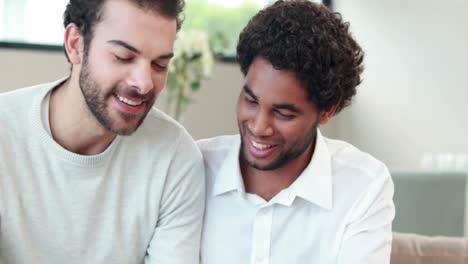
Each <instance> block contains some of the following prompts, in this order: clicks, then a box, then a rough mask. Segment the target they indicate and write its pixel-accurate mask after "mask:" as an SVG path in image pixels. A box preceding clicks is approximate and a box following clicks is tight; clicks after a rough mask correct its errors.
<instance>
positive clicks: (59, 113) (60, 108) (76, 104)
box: [49, 75, 116, 155]
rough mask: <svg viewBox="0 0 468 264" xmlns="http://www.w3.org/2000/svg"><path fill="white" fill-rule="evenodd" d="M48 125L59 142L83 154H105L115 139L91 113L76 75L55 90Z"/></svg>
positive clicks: (51, 100)
mask: <svg viewBox="0 0 468 264" xmlns="http://www.w3.org/2000/svg"><path fill="white" fill-rule="evenodd" d="M49 124H50V130H51V133H52V137H53V138H54V140H55V141H56V142H57V143H59V144H60V145H61V146H62V147H64V148H65V149H67V150H69V151H71V152H74V153H77V154H81V155H96V154H99V153H101V152H103V151H104V150H105V149H106V148H107V147H108V146H109V145H110V143H111V142H112V141H113V140H114V138H115V136H116V135H115V134H113V133H111V132H110V131H108V130H107V129H105V128H104V127H103V126H102V125H101V124H100V123H99V122H98V121H97V120H96V118H95V117H94V115H93V114H92V113H91V112H90V111H89V109H88V106H87V105H86V102H85V100H84V98H83V95H82V93H81V91H80V88H79V84H78V80H77V78H73V75H72V77H70V79H69V80H67V81H66V82H64V83H63V84H61V85H60V86H59V87H57V88H55V89H54V90H52V93H51V96H50V105H49Z"/></svg>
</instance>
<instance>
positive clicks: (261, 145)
mask: <svg viewBox="0 0 468 264" xmlns="http://www.w3.org/2000/svg"><path fill="white" fill-rule="evenodd" d="M251 142H252V145H253V146H254V147H256V148H258V149H267V148H271V147H272V146H273V145H264V144H260V143H257V142H255V141H253V140H251Z"/></svg>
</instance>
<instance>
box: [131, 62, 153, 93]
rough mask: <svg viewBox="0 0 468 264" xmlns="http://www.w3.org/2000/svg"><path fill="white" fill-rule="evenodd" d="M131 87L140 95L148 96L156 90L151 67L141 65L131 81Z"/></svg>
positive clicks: (132, 75) (133, 72) (134, 70)
mask: <svg viewBox="0 0 468 264" xmlns="http://www.w3.org/2000/svg"><path fill="white" fill-rule="evenodd" d="M129 85H130V86H132V87H135V88H136V89H137V90H138V92H139V93H140V94H147V93H149V92H150V91H151V90H153V89H154V82H153V76H152V69H151V65H146V64H143V63H141V64H140V65H138V66H136V67H135V68H134V69H133V71H132V73H131V78H130V81H129Z"/></svg>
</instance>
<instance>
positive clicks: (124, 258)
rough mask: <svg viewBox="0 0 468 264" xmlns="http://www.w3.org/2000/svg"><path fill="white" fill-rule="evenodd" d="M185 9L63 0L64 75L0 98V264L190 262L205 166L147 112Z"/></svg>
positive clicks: (141, 2) (174, 127)
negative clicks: (66, 67) (66, 64)
mask: <svg viewBox="0 0 468 264" xmlns="http://www.w3.org/2000/svg"><path fill="white" fill-rule="evenodd" d="M183 5H184V2H183V0H70V2H69V3H68V5H67V8H66V11H65V14H64V26H65V34H64V48H65V53H66V56H67V58H68V60H69V62H70V63H71V65H72V66H71V74H70V76H68V77H66V78H64V79H62V80H58V81H55V82H51V83H47V84H41V85H37V86H33V87H29V88H25V89H18V90H15V91H13V92H8V93H4V94H1V95H0V105H1V108H0V123H1V124H2V128H1V137H0V157H1V158H0V263H47V264H49V263H50V264H53V263H67V264H70V263H72V264H73V263H76V264H83V263H109V264H110V263H112V264H116V263H122V264H130V263H135V264H136V263H157V264H169V263H171V264H190V263H193V264H196V263H199V251H200V236H201V227H202V220H203V211H204V195H205V189H204V179H205V175H204V169H203V158H202V156H201V153H200V151H199V150H198V148H197V146H196V144H195V142H194V141H193V139H192V138H191V137H190V136H189V135H188V133H187V131H186V130H185V129H184V128H183V127H182V126H180V125H179V124H178V123H176V122H175V121H174V120H173V119H171V118H170V117H168V116H167V115H165V114H163V113H162V112H160V111H158V110H157V109H154V108H152V106H153V103H154V102H155V100H156V98H157V96H158V94H159V93H160V92H161V90H162V89H163V87H164V85H165V82H166V78H167V74H168V71H167V67H168V64H169V61H170V60H171V58H172V56H173V52H174V51H173V45H174V40H175V38H176V32H177V30H178V29H179V28H180V23H181V21H180V19H179V15H180V13H181V12H182V9H183ZM143 121H144V122H143Z"/></svg>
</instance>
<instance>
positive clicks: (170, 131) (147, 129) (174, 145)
mask: <svg viewBox="0 0 468 264" xmlns="http://www.w3.org/2000/svg"><path fill="white" fill-rule="evenodd" d="M125 141H127V142H129V143H130V144H132V145H134V147H135V146H139V147H140V148H143V149H148V150H149V151H151V152H158V153H161V151H163V152H164V153H167V152H172V153H173V154H175V153H178V154H180V155H182V156H185V157H186V156H193V157H194V158H197V157H198V158H199V159H200V160H201V153H200V151H199V150H198V147H197V145H196V144H195V141H194V139H193V138H192V136H191V135H190V134H189V133H188V132H187V130H186V129H185V128H184V127H183V126H182V125H181V124H179V123H178V122H177V121H175V120H174V119H173V118H171V117H170V116H169V115H167V114H165V113H164V112H162V111H161V110H159V109H157V108H152V109H151V110H150V111H149V112H148V115H147V116H146V118H145V120H144V121H143V123H142V125H141V126H140V127H139V128H138V129H137V130H136V131H135V133H134V134H132V135H131V136H129V137H126V138H125Z"/></svg>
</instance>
